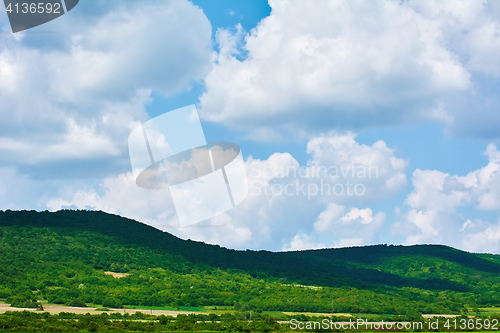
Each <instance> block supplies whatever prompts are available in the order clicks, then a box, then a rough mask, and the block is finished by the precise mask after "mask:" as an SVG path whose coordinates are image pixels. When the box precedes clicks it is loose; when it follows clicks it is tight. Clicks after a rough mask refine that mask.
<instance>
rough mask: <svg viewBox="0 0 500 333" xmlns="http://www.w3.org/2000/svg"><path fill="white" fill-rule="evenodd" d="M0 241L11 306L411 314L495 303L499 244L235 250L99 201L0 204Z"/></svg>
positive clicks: (499, 291) (2, 290)
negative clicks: (79, 207)
mask: <svg viewBox="0 0 500 333" xmlns="http://www.w3.org/2000/svg"><path fill="white" fill-rule="evenodd" d="M0 253H1V255H0V268H1V269H0V299H3V300H4V301H6V302H7V303H9V304H12V305H13V306H18V307H38V306H39V303H38V302H39V301H40V300H41V299H42V298H43V299H46V300H48V301H49V302H50V303H55V304H67V305H70V306H86V305H89V306H90V305H94V306H102V307H110V308H121V307H123V306H124V305H137V306H140V305H142V306H166V307H171V308H173V309H175V308H179V307H202V306H231V307H232V308H233V309H235V310H239V311H245V310H249V309H251V310H253V311H254V312H255V313H259V312H262V311H293V312H327V313H329V312H332V311H334V312H349V313H359V312H361V313H373V314H393V315H402V316H407V317H408V318H413V317H415V318H417V317H418V316H419V315H420V314H421V313H454V314H461V313H462V314H463V313H464V312H467V311H468V310H467V309H471V308H478V307H492V306H500V256H498V255H490V254H473V253H467V252H463V251H460V250H456V249H453V248H450V247H446V246H437V245H419V246H386V245H376V246H367V247H353V248H341V249H324V250H308V251H296V252H269V251H250V250H246V251H236V250H230V249H226V248H222V247H219V246H215V245H208V244H204V243H201V242H194V241H190V240H181V239H179V238H177V237H175V236H173V235H171V234H169V233H166V232H162V231H160V230H157V229H155V228H153V227H150V226H147V225H145V224H142V223H140V222H137V221H133V220H130V219H126V218H122V217H120V216H116V215H111V214H107V213H104V212H96V211H70V210H65V211H59V212H54V213H51V212H36V211H0ZM105 271H111V272H119V273H127V275H126V276H125V277H123V278H113V277H112V276H110V275H106V274H105V273H104V272H105Z"/></svg>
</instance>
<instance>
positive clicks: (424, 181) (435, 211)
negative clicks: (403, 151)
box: [393, 144, 500, 253]
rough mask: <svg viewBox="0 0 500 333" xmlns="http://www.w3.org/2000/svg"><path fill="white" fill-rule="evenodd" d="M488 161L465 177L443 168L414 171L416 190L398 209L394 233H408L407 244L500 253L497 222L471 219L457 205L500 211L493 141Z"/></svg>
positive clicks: (499, 172) (499, 166)
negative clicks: (450, 173) (400, 209)
mask: <svg viewBox="0 0 500 333" xmlns="http://www.w3.org/2000/svg"><path fill="white" fill-rule="evenodd" d="M485 154H486V155H487V156H488V158H489V163H488V164H487V165H486V166H485V167H483V168H480V169H478V170H474V171H472V172H470V173H468V174H467V175H466V176H463V177H460V176H457V175H454V176H452V175H449V174H447V173H443V172H441V171H437V170H434V171H431V170H419V169H417V170H415V172H414V173H413V178H412V183H413V186H414V190H413V191H412V192H411V193H410V194H409V195H408V196H407V198H406V201H405V203H406V204H407V205H408V206H409V207H410V210H409V211H408V212H406V213H401V212H400V211H399V212H398V214H399V215H400V216H399V219H400V220H401V221H400V222H399V223H396V224H395V226H394V228H393V232H395V233H400V234H403V235H405V237H406V243H408V244H417V243H444V244H448V245H451V246H455V247H459V248H462V249H466V250H470V251H492V252H496V253H498V252H500V237H499V234H498V228H499V227H498V225H495V224H492V223H491V222H490V223H488V222H485V221H481V220H474V221H471V220H470V219H466V218H464V217H463V214H462V213H459V212H457V208H459V207H465V206H473V207H474V208H475V209H476V210H479V211H499V210H500V153H499V151H498V150H497V148H496V146H495V145H493V144H490V145H489V146H488V148H487V150H486V153H485Z"/></svg>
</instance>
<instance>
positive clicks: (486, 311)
mask: <svg viewBox="0 0 500 333" xmlns="http://www.w3.org/2000/svg"><path fill="white" fill-rule="evenodd" d="M478 310H479V313H478V315H481V316H491V315H496V314H500V307H492V308H478Z"/></svg>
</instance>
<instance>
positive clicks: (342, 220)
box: [47, 133, 407, 250]
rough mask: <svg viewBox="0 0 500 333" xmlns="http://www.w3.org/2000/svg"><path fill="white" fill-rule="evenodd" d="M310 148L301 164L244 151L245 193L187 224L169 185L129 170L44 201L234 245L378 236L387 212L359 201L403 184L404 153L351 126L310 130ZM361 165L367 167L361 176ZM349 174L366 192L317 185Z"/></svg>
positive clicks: (285, 156) (339, 242)
mask: <svg viewBox="0 0 500 333" xmlns="http://www.w3.org/2000/svg"><path fill="white" fill-rule="evenodd" d="M307 152H308V153H309V154H310V156H311V158H310V160H309V162H308V164H307V165H306V166H302V167H301V166H300V165H299V163H298V162H297V160H296V159H295V158H294V157H293V156H292V155H291V154H289V153H275V154H273V155H271V156H270V157H269V158H268V159H266V160H258V159H254V158H252V157H249V158H248V159H247V160H246V162H245V163H246V168H247V176H248V181H249V186H250V187H249V195H248V196H247V198H246V199H245V200H244V201H243V202H242V203H241V204H239V205H238V206H237V207H236V208H233V209H231V210H230V211H228V212H226V213H224V214H222V215H219V216H216V217H214V218H212V219H210V220H207V221H204V222H202V223H200V224H197V225H191V226H188V227H182V228H180V225H179V223H178V220H177V217H176V214H175V208H174V205H173V201H172V198H171V196H170V193H169V191H168V190H145V189H142V188H139V187H137V186H136V184H135V180H134V179H133V176H132V174H131V173H127V174H122V175H119V176H112V177H108V178H106V179H104V181H103V182H102V184H101V185H100V186H98V187H97V188H94V187H92V188H80V189H77V190H73V191H66V192H65V193H64V194H63V195H60V196H56V197H53V198H52V199H51V200H50V201H49V202H48V204H47V206H48V207H49V208H50V209H51V210H57V209H61V208H65V207H74V208H90V209H101V210H105V211H108V212H111V213H116V214H120V215H122V216H127V217H130V218H134V219H137V220H139V221H142V222H146V223H149V224H151V225H153V226H156V227H158V228H160V229H163V230H167V231H169V232H172V233H174V234H176V235H178V236H180V237H182V238H190V239H195V240H200V241H205V242H209V243H216V244H220V245H224V246H229V247H236V248H257V249H258V248H267V249H274V250H279V249H287V250H290V249H299V248H306V247H324V246H343V245H360V244H362V243H363V242H364V243H372V242H376V241H377V239H378V238H377V235H378V232H379V231H380V228H381V226H382V225H383V224H384V221H385V215H384V214H383V213H382V212H378V213H373V212H372V211H371V209H370V208H362V209H358V208H356V207H357V206H358V205H359V204H362V203H365V202H366V203H373V202H379V201H381V200H383V199H384V198H388V197H390V196H393V195H394V194H396V193H397V192H398V191H400V190H401V189H402V188H404V186H405V185H406V177H405V174H404V171H405V168H406V166H407V161H405V160H403V159H400V158H397V157H396V156H394V151H393V150H392V149H389V148H387V147H386V145H385V143H384V142H382V141H378V142H376V143H374V144H373V145H372V146H367V145H361V144H359V143H357V142H356V141H355V135H354V134H353V133H348V134H344V135H340V134H337V135H334V134H332V135H330V136H322V137H318V138H313V139H311V140H310V141H309V144H308V148H307ZM369 166H372V167H374V168H373V169H372V172H373V179H371V178H370V177H368V172H369ZM352 168H355V170H356V172H355V173H354V174H353V173H352ZM337 169H338V170H337ZM321 170H327V172H326V173H321V172H322V171H321ZM359 170H361V171H359ZM363 170H364V171H365V172H366V175H365V176H363V177H358V176H360V174H359V172H362V171H363ZM320 171H321V172H320ZM394 179H396V180H394ZM347 181H350V182H351V183H352V184H356V182H358V183H359V184H362V185H363V186H364V187H365V190H364V193H363V194H361V195H355V194H353V193H354V192H353V191H354V186H353V185H351V188H350V190H349V191H351V192H352V193H351V192H349V191H348V189H347V187H346V188H345V190H344V192H343V193H340V192H338V193H337V194H334V193H333V190H332V192H330V194H327V193H326V190H325V192H324V193H321V188H322V187H323V188H326V186H328V187H330V188H332V189H333V186H335V184H342V186H346V185H345V184H346V182H347ZM387 184H390V186H388V185H387ZM315 189H316V190H315ZM349 193H351V194H349ZM364 196H366V198H365V197H364ZM344 205H345V207H350V208H349V210H348V211H346V212H345V213H344V212H343V211H342V214H340V213H339V214H338V216H332V214H333V213H334V211H335V209H336V207H337V208H339V207H342V210H343V209H344ZM325 206H327V207H328V208H327V210H326V211H325V208H324V207H325ZM339 209H340V208H339ZM346 209H347V208H346ZM315 221H316V222H315ZM318 239H320V240H318Z"/></svg>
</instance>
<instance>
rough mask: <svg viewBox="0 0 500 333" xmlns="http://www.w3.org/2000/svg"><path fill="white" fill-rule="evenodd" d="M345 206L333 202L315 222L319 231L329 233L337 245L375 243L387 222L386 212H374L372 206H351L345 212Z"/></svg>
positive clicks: (315, 227) (315, 226) (315, 228)
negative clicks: (359, 207)
mask: <svg viewBox="0 0 500 333" xmlns="http://www.w3.org/2000/svg"><path fill="white" fill-rule="evenodd" d="M344 211H345V207H343V206H340V205H337V204H334V203H331V204H329V205H328V207H327V209H326V210H325V211H324V212H322V213H321V214H320V215H319V216H318V218H317V219H316V222H315V223H314V230H316V231H317V232H318V233H329V234H331V235H332V236H333V237H334V239H335V241H334V245H335V246H336V247H342V246H354V245H365V244H373V243H375V242H376V241H377V240H378V237H377V236H378V233H379V231H380V230H381V228H382V227H383V225H384V223H385V218H386V216H385V213H384V212H378V213H376V214H375V215H374V214H373V212H372V210H371V209H370V208H364V209H358V208H356V207H353V208H351V210H350V211H348V212H347V213H345V214H344Z"/></svg>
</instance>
